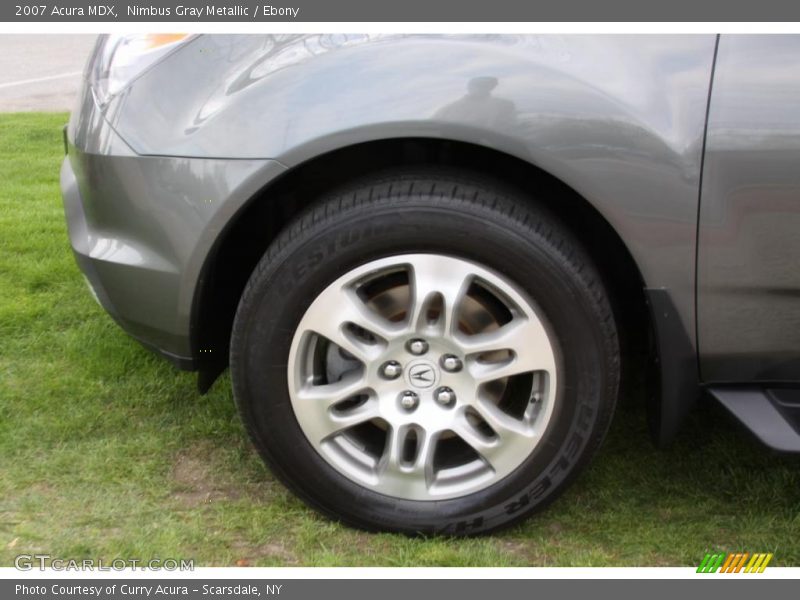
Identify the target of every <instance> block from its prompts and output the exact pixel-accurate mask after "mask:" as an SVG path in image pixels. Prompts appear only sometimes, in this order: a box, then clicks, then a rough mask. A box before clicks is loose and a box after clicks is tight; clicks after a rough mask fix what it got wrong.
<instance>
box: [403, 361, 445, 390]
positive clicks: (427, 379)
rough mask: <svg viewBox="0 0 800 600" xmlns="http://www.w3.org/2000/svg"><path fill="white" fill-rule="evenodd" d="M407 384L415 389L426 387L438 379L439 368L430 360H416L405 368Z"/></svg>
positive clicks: (432, 384) (431, 385)
mask: <svg viewBox="0 0 800 600" xmlns="http://www.w3.org/2000/svg"><path fill="white" fill-rule="evenodd" d="M406 380H407V381H408V384H409V385H410V386H412V387H415V388H417V389H422V390H424V389H428V388H431V387H433V386H434V385H436V382H438V381H439V369H437V368H436V366H434V364H433V363H432V362H429V361H427V360H417V361H414V362H413V363H411V365H409V367H408V369H406Z"/></svg>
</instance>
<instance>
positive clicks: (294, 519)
mask: <svg viewBox="0 0 800 600" xmlns="http://www.w3.org/2000/svg"><path fill="white" fill-rule="evenodd" d="M65 121H66V115H63V114H55V115H51V114H24V115H23V114H12V115H0V565H3V566H9V565H11V564H12V561H13V557H14V556H15V555H17V554H20V553H33V552H39V553H48V554H51V555H52V556H54V557H60V558H84V557H92V558H105V559H107V560H110V559H112V558H115V557H126V558H131V557H137V558H143V559H149V558H152V557H162V558H164V557H174V558H193V559H195V561H196V564H197V565H234V564H237V563H238V564H251V565H351V566H352V565H355V566H359V565H380V566H440V565H453V566H528V565H542V566H604V565H616V566H644V565H696V564H697V563H698V562H699V560H700V559H701V558H702V556H703V554H704V552H705V551H706V550H719V551H733V550H747V551H751V552H753V551H758V552H767V551H770V552H774V553H775V557H776V558H775V562H774V564H782V565H800V516H798V513H799V512H800V470H799V469H798V466H800V460H798V459H797V458H794V457H788V458H787V457H779V456H776V455H774V454H772V453H770V452H769V451H767V450H766V449H764V448H762V447H761V446H759V445H758V444H756V443H755V442H753V441H752V440H751V439H750V437H749V436H748V435H747V434H746V433H744V432H743V431H741V430H740V429H739V428H738V427H737V426H735V425H734V424H732V423H731V422H730V420H729V419H728V418H727V417H726V416H725V415H724V414H723V413H722V411H721V410H720V409H718V408H716V407H715V406H713V405H711V406H704V407H701V408H700V410H698V411H696V413H695V414H694V415H693V416H692V418H691V419H690V421H689V422H688V423H687V426H686V427H685V429H684V431H683V433H682V434H681V436H680V438H679V440H678V442H677V443H676V444H675V445H674V447H672V448H671V449H670V450H668V451H658V450H656V449H654V448H653V447H652V446H651V444H650V442H649V440H648V437H647V433H646V427H645V424H644V417H643V411H642V408H641V403H640V402H639V401H638V400H637V399H635V398H632V397H627V398H624V399H623V401H622V403H621V406H620V409H619V412H618V415H617V417H616V419H615V422H614V425H613V427H612V431H611V433H610V435H609V439H608V440H607V442H606V444H605V446H604V448H603V450H602V451H601V452H600V454H599V456H598V457H597V458H596V460H595V461H594V462H593V464H592V465H591V467H590V468H589V469H588V470H587V472H585V473H584V474H583V476H582V477H581V478H580V479H579V481H578V482H577V483H576V484H575V485H574V486H573V487H572V488H571V489H570V490H569V491H568V492H567V493H566V494H565V496H564V497H563V498H562V499H560V500H559V501H558V502H556V503H555V504H554V505H553V506H552V507H551V508H549V509H547V510H546V511H544V512H543V513H541V514H539V515H536V516H535V517H533V518H531V519H529V520H528V521H526V522H525V523H523V524H521V525H519V526H517V527H515V528H513V529H511V530H508V531H505V532H503V533H501V534H498V535H495V536H490V537H482V538H479V539H469V540H457V539H409V538H406V537H402V536H396V535H388V534H383V535H372V534H367V533H363V532H359V531H354V530H352V529H349V528H347V527H344V526H341V525H338V524H336V523H332V522H331V521H328V520H327V519H325V518H323V517H321V516H319V515H318V514H316V513H315V512H313V511H311V510H310V509H308V508H306V507H305V506H304V505H303V504H302V503H300V502H299V501H298V500H297V499H295V498H294V497H293V496H292V495H291V494H290V493H289V492H287V491H286V490H285V489H284V488H283V487H282V486H281V485H280V484H279V483H277V482H276V481H275V480H274V479H273V478H272V477H271V475H270V474H269V473H268V472H267V471H266V469H265V468H264V467H263V466H262V464H261V462H260V461H259V459H258V458H257V457H256V456H255V454H254V453H253V451H252V449H251V447H250V444H249V442H248V441H247V439H246V438H245V435H244V433H243V430H242V428H241V426H240V425H239V421H238V418H237V415H236V412H235V410H234V405H233V399H232V397H231V391H230V385H229V380H228V379H227V377H224V378H223V379H221V380H220V381H218V382H217V384H216V385H215V386H214V388H213V389H212V391H211V393H209V394H208V395H206V396H199V395H198V394H197V393H196V391H195V380H194V376H193V375H191V374H188V373H180V372H177V371H175V370H173V369H172V368H171V367H170V366H169V365H167V364H166V363H164V362H162V361H161V360H160V359H158V358H156V357H155V356H153V355H152V354H150V353H149V352H147V351H146V350H144V349H143V348H141V347H140V346H139V345H137V344H136V343H135V342H134V341H133V340H131V339H129V338H128V337H127V336H126V335H125V334H124V333H123V332H122V331H121V330H120V329H119V328H118V327H117V326H116V325H115V324H114V323H113V322H112V321H111V319H110V318H109V317H108V316H107V315H106V314H105V313H104V312H103V311H102V310H101V309H100V308H99V307H98V306H97V305H96V304H95V303H94V301H93V300H92V299H91V297H90V296H89V293H88V292H87V290H86V288H85V286H84V283H83V281H82V278H81V275H80V273H79V272H78V269H77V267H76V266H75V263H74V261H73V258H72V255H71V252H70V248H69V243H68V240H67V235H66V230H65V225H64V217H63V212H62V207H61V199H60V195H59V189H58V172H59V165H60V161H61V155H62V143H61V125H62V124H63V123H64V122H65Z"/></svg>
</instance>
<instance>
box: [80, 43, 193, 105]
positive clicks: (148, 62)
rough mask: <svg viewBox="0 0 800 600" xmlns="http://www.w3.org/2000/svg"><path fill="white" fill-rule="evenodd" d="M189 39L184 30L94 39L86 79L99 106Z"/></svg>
mask: <svg viewBox="0 0 800 600" xmlns="http://www.w3.org/2000/svg"><path fill="white" fill-rule="evenodd" d="M188 38H189V34H186V33H150V34H141V35H108V36H105V37H104V38H102V39H101V40H100V41H99V42H98V46H97V49H96V50H95V53H94V56H93V58H92V63H91V64H90V67H89V81H90V83H91V86H92V89H94V93H95V97H96V99H97V102H98V103H100V105H101V106H103V105H105V104H107V103H108V101H109V100H111V98H113V97H114V95H115V94H117V93H119V92H120V91H121V90H122V89H123V88H124V87H125V86H127V85H128V84H129V83H130V82H131V81H133V80H134V79H135V78H136V77H138V76H139V75H141V74H142V73H143V72H144V71H145V70H147V69H148V68H149V67H151V66H153V65H154V64H155V63H156V62H158V61H159V60H160V59H162V58H163V57H165V56H166V55H167V54H169V53H170V52H172V51H173V50H174V49H175V48H177V47H178V46H179V45H180V44H181V43H183V42H185V41H186V40H187V39H188Z"/></svg>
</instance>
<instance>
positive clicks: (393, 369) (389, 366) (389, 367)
mask: <svg viewBox="0 0 800 600" xmlns="http://www.w3.org/2000/svg"><path fill="white" fill-rule="evenodd" d="M402 372H403V366H402V365H401V364H400V363H399V362H397V361H396V360H389V361H386V362H385V363H383V365H382V366H381V375H383V376H384V377H385V378H386V379H397V378H398V377H400V374H401V373H402Z"/></svg>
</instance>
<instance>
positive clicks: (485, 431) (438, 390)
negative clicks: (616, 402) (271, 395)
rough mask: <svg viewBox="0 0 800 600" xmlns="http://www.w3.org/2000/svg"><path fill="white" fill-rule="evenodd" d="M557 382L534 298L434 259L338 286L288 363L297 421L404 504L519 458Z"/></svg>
mask: <svg viewBox="0 0 800 600" xmlns="http://www.w3.org/2000/svg"><path fill="white" fill-rule="evenodd" d="M453 359H456V360H453ZM396 364H399V365H400V370H399V374H398V369H396V367H395V365H396ZM445 364H447V365H449V366H450V369H447V370H446V369H445V368H443V365H445ZM462 365H463V368H462ZM556 375H557V374H556V358H555V351H554V347H553V344H552V343H551V340H550V337H549V335H548V332H547V330H546V328H545V326H544V325H543V323H542V321H541V319H540V318H539V316H538V315H537V313H536V310H535V309H534V306H533V303H532V302H531V301H530V300H529V299H528V298H527V297H526V295H525V294H524V293H522V292H521V291H520V290H519V289H518V288H517V287H516V286H515V285H514V284H512V283H511V282H510V281H508V280H507V279H506V278H505V277H503V276H502V275H500V274H498V273H495V272H493V271H491V270H489V269H486V268H484V267H481V266H480V265H478V264H476V263H473V262H469V261H466V260H462V259H458V258H454V257H451V256H444V255H438V254H408V255H398V256H392V257H389V258H383V259H380V260H376V261H373V262H370V263H368V264H365V265H363V266H361V267H358V268H356V269H354V270H352V271H350V272H349V273H347V274H346V275H344V276H342V277H340V278H339V279H337V280H336V281H335V282H333V283H332V284H331V285H329V286H328V287H327V288H326V289H325V290H324V291H323V292H322V293H321V294H320V295H319V296H318V297H317V298H316V299H315V300H314V302H313V303H312V304H311V306H310V307H309V308H308V310H307V311H306V313H305V315H304V316H303V318H302V319H301V321H300V323H299V326H298V328H297V330H296V332H295V335H294V338H293V340H292V347H291V350H290V353H289V363H288V383H289V394H290V397H291V401H292V407H293V409H294V414H295V416H296V417H297V421H298V423H299V424H300V427H301V429H302V430H303V433H304V434H305V435H306V437H307V438H308V440H309V442H310V443H311V444H312V446H313V447H314V448H315V449H316V451H317V452H318V453H319V454H320V455H321V456H322V457H323V458H324V459H325V460H326V461H327V462H328V463H329V464H330V465H331V466H332V467H334V468H335V469H336V470H337V471H339V472H340V473H341V474H343V475H344V476H346V477H348V478H349V479H351V480H353V481H355V482H356V483H358V484H360V485H362V486H364V487H367V488H369V489H371V490H373V491H375V492H378V493H382V494H386V495H388V496H393V497H396V498H404V499H410V500H442V499H447V498H455V497H459V496H464V495H466V494H469V493H473V492H476V491H479V490H481V489H484V488H486V487H488V486H490V485H492V484H494V483H497V482H498V481H499V480H500V479H502V478H503V477H505V476H507V475H508V474H510V473H511V472H512V471H513V470H514V469H516V468H517V467H518V466H519V465H520V464H522V463H523V462H524V461H525V459H526V458H528V456H530V454H531V453H532V452H533V450H534V448H535V447H536V446H537V444H538V443H539V441H540V440H541V439H542V436H543V433H544V431H545V429H546V428H547V425H548V423H549V421H550V417H551V415H552V412H553V405H554V401H555V398H556V381H557V380H556Z"/></svg>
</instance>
